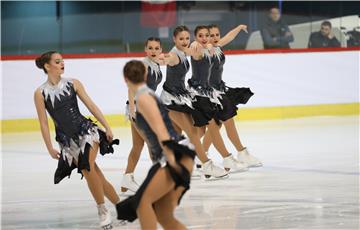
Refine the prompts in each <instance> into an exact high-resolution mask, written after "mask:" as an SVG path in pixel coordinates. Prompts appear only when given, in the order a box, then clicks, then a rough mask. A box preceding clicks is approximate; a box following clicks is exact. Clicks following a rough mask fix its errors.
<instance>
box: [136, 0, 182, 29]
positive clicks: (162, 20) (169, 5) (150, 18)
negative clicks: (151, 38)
mask: <svg viewBox="0 0 360 230" xmlns="http://www.w3.org/2000/svg"><path fill="white" fill-rule="evenodd" d="M140 15H141V16H140V17H141V19H140V20H141V25H142V26H144V27H170V26H174V25H175V24H176V2H175V1H169V2H160V1H159V2H156V3H155V2H150V1H142V2H141V14H140Z"/></svg>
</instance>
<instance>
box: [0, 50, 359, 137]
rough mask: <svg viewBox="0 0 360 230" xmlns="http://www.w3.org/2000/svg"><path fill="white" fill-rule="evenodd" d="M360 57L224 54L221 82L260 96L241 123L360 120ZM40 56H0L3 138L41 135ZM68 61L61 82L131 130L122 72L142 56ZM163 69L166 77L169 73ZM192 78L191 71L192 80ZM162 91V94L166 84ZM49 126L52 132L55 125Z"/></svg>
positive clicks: (347, 53)
mask: <svg viewBox="0 0 360 230" xmlns="http://www.w3.org/2000/svg"><path fill="white" fill-rule="evenodd" d="M358 50H359V48H333V49H290V50H231V51H225V53H226V54H227V56H226V58H227V61H226V63H225V67H224V80H225V82H226V83H227V85H229V86H232V87H250V88H251V90H252V91H254V92H255V95H254V96H253V97H252V98H251V99H250V101H249V102H248V103H247V104H246V105H244V106H241V108H240V110H239V115H238V116H237V117H236V119H237V120H240V121H242V120H263V119H284V118H285V119H286V118H295V117H304V116H327V115H336V116H337V115H359V102H360V100H359V64H360V61H359V56H360V55H359V54H360V52H359V51H358ZM243 54H246V55H243ZM36 56H37V55H36ZM36 56H34V55H25V56H1V59H2V61H1V63H2V87H1V90H2V94H0V97H1V102H2V104H1V105H2V106H1V109H2V111H1V118H0V120H1V130H2V132H4V133H7V132H21V131H34V130H39V127H38V122H37V120H36V117H37V115H36V109H35V106H34V102H33V94H34V90H35V89H36V87H38V86H39V85H41V84H42V83H43V82H44V81H45V80H46V75H45V74H44V73H43V71H42V70H40V69H37V68H36V67H35V64H34V58H35V57H36ZM63 56H64V57H65V58H67V59H66V61H65V69H66V72H65V74H64V77H75V78H77V79H79V80H80V81H81V82H82V83H83V84H84V86H85V88H86V90H87V92H88V94H89V95H90V96H91V98H92V99H93V101H94V102H95V103H96V104H97V105H98V107H99V108H100V110H101V111H102V112H103V113H104V114H107V116H106V117H107V119H108V120H109V121H110V124H111V125H112V126H113V127H120V126H128V125H129V124H128V123H126V122H125V117H124V115H123V114H124V112H125V101H126V99H127V88H126V85H125V83H124V80H123V77H122V73H121V72H122V66H123V65H124V64H125V63H126V62H127V61H128V60H131V59H140V60H141V59H142V57H143V56H144V53H130V54H128V53H127V54H123V53H122V54H65V55H63ZM161 68H162V71H163V73H165V67H161ZM190 76H191V70H190V71H189V73H188V75H187V77H190ZM163 81H164V79H163ZM158 88H159V90H158V91H157V93H158V94H159V91H161V88H162V85H161V84H160V85H159V87H158ZM19 102H21V104H19ZM79 107H80V110H81V112H82V113H83V114H84V115H89V112H88V110H87V109H86V108H85V106H84V105H83V104H82V103H79ZM114 114H117V115H114ZM50 124H51V126H52V122H50Z"/></svg>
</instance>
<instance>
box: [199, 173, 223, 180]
mask: <svg viewBox="0 0 360 230" xmlns="http://www.w3.org/2000/svg"><path fill="white" fill-rule="evenodd" d="M202 177H203V179H204V181H216V180H224V179H227V178H229V174H225V175H224V176H220V177H214V176H211V175H203V176H202Z"/></svg>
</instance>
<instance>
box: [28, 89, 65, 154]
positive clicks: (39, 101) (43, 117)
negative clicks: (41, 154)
mask: <svg viewBox="0 0 360 230" xmlns="http://www.w3.org/2000/svg"><path fill="white" fill-rule="evenodd" d="M34 102H35V107H36V112H37V115H38V118H39V123H40V129H41V134H42V137H43V139H44V142H45V145H46V148H47V150H48V152H49V154H50V155H51V157H52V158H54V159H59V158H60V153H59V151H58V150H56V149H54V147H53V145H52V143H51V138H50V131H49V124H48V118H47V114H46V110H45V103H44V97H43V95H42V94H41V90H40V89H37V90H36V91H35V94H34Z"/></svg>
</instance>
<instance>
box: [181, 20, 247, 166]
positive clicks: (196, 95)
mask: <svg viewBox="0 0 360 230" xmlns="http://www.w3.org/2000/svg"><path fill="white" fill-rule="evenodd" d="M194 34H195V41H194V42H193V43H192V44H191V46H195V45H200V46H201V49H197V52H195V53H194V54H193V55H192V56H191V67H192V76H191V78H190V79H189V80H188V83H189V90H190V92H191V94H192V96H193V99H194V100H193V106H194V108H195V109H196V110H198V111H201V112H202V113H204V114H208V118H209V121H208V125H207V126H205V125H204V126H203V127H200V128H199V132H200V133H201V134H204V132H205V130H206V128H207V129H208V132H209V133H210V135H211V137H212V140H213V143H214V146H215V148H216V149H217V150H218V152H219V153H220V154H221V156H222V157H223V166H224V168H225V169H226V170H227V171H230V172H241V171H247V170H248V168H247V165H246V164H245V163H244V162H242V161H238V160H237V159H236V158H235V157H234V156H233V155H232V154H231V153H230V152H229V151H228V150H227V149H226V147H225V144H224V141H223V138H222V136H221V135H220V132H219V128H218V127H217V124H216V121H215V119H214V118H215V115H216V114H217V113H218V111H224V109H227V108H226V107H224V105H223V100H221V99H222V98H221V95H218V94H217V93H216V91H215V90H214V88H212V87H211V86H210V83H209V80H210V75H211V68H212V66H213V64H214V63H213V55H214V48H213V46H212V45H211V44H210V43H209V30H208V27H207V26H197V27H196V28H195V31H194ZM226 112H227V113H228V112H231V113H233V111H226ZM235 112H236V111H235ZM235 114H236V113H235Z"/></svg>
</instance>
